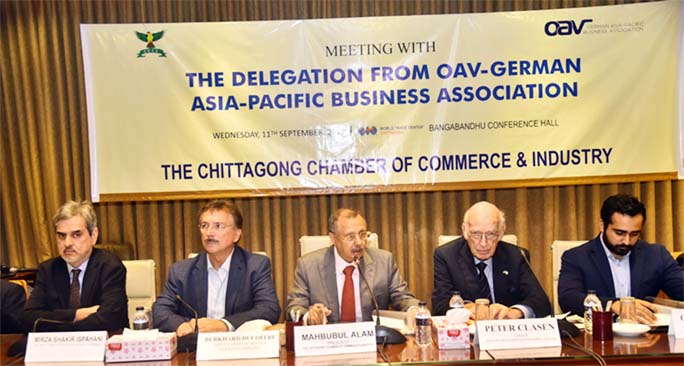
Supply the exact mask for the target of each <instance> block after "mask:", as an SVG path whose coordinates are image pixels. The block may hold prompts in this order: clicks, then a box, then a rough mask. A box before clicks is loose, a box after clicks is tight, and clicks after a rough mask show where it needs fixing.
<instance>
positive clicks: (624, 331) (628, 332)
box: [613, 323, 651, 337]
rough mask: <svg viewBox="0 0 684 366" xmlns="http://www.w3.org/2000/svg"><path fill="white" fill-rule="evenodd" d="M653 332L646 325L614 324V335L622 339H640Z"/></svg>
mask: <svg viewBox="0 0 684 366" xmlns="http://www.w3.org/2000/svg"><path fill="white" fill-rule="evenodd" d="M649 330H651V327H649V326H648V325H646V324H626V323H614V324H613V333H615V334H617V335H619V336H622V337H638V336H640V335H642V334H644V333H646V332H648V331H649Z"/></svg>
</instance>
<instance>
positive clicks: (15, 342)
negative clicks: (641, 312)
mask: <svg viewBox="0 0 684 366" xmlns="http://www.w3.org/2000/svg"><path fill="white" fill-rule="evenodd" d="M22 342H26V335H23V334H3V335H0V344H1V351H2V353H1V355H2V357H1V359H0V361H1V363H2V365H23V364H24V359H23V355H12V356H11V355H8V352H11V351H14V352H16V350H17V349H19V348H20V347H18V346H20V345H21V344H22ZM582 347H584V348H586V349H583V348H582ZM588 350H591V351H593V352H595V353H597V354H598V355H600V356H601V357H602V358H603V359H604V360H605V362H606V363H607V364H608V365H637V364H648V365H650V366H651V365H652V366H656V365H678V366H681V365H682V364H684V339H679V340H675V339H674V337H673V336H668V335H667V333H646V334H645V335H642V336H640V337H635V338H632V337H615V338H614V339H613V341H607V342H599V341H593V340H592V337H591V335H589V334H584V333H582V334H580V335H579V336H577V337H575V338H564V339H562V347H560V348H551V349H535V350H517V351H506V352H494V351H492V352H487V351H480V350H479V349H478V347H477V346H473V345H471V346H470V348H468V349H449V350H447V349H438V348H437V347H436V345H432V346H429V347H419V346H418V345H416V343H415V342H414V341H413V339H412V338H411V337H409V338H408V340H407V342H406V343H403V344H394V345H385V346H384V347H383V346H381V345H378V352H375V353H370V354H368V353H363V354H360V353H353V354H344V355H328V356H307V357H295V355H294V353H293V352H288V351H286V349H285V347H281V350H280V357H279V358H272V359H254V360H232V361H228V360H221V361H210V362H196V361H195V355H194V353H192V352H179V353H177V354H176V355H175V356H174V357H173V358H172V359H171V360H165V361H145V362H135V365H137V366H146V365H149V366H157V365H169V366H172V365H278V366H285V365H302V366H304V365H350V364H357V365H372V364H395V365H402V364H430V363H432V364H440V365H461V364H476V365H493V364H496V365H598V364H599V362H598V360H597V359H595V358H592V356H590V355H589V352H588ZM380 351H382V352H380ZM492 357H494V359H492ZM101 364H102V363H101ZM107 364H108V365H122V366H126V365H132V364H133V363H130V364H128V363H125V362H119V363H107Z"/></svg>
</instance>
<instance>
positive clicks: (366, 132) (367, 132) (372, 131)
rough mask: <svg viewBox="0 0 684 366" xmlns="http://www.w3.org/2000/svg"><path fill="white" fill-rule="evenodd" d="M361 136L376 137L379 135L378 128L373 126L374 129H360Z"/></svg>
mask: <svg viewBox="0 0 684 366" xmlns="http://www.w3.org/2000/svg"><path fill="white" fill-rule="evenodd" d="M358 131H359V135H361V136H363V135H376V134H377V133H378V128H377V127H375V126H373V127H360V128H359V129H358Z"/></svg>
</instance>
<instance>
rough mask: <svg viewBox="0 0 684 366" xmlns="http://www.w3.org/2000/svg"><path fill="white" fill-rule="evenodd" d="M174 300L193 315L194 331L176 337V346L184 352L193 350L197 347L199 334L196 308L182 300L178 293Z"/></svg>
mask: <svg viewBox="0 0 684 366" xmlns="http://www.w3.org/2000/svg"><path fill="white" fill-rule="evenodd" d="M176 301H178V302H180V303H181V304H183V306H185V308H186V309H188V310H190V311H191V312H192V313H193V314H194V315H195V331H194V332H193V333H191V334H186V335H184V336H182V337H178V348H179V349H180V350H184V351H185V352H194V351H195V349H197V335H198V334H199V314H197V310H195V308H193V307H192V306H190V304H188V303H187V302H186V301H185V300H183V298H182V297H181V296H180V295H176Z"/></svg>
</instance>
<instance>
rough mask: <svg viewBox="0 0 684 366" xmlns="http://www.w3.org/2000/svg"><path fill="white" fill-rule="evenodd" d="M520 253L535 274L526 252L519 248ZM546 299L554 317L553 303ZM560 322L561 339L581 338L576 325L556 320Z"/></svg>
mask: <svg viewBox="0 0 684 366" xmlns="http://www.w3.org/2000/svg"><path fill="white" fill-rule="evenodd" d="M518 252H519V253H520V256H521V257H523V260H524V261H525V263H526V264H527V267H528V268H529V269H530V271H531V272H532V273H533V274H534V271H533V270H532V265H531V264H530V261H529V260H528V259H527V256H526V255H525V251H523V250H522V248H518ZM546 299H547V300H548V301H549V309H551V316H552V317H554V316H555V314H554V306H553V303H551V299H549V298H548V296H547V297H546ZM556 321H557V322H558V333H560V336H561V338H568V337H577V336H579V335H580V334H581V333H580V330H579V328H577V327H576V326H575V324H572V323H570V322H569V321H568V320H567V319H565V318H563V319H556Z"/></svg>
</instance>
